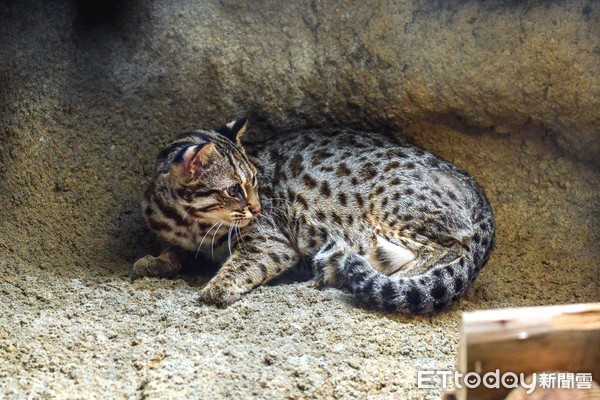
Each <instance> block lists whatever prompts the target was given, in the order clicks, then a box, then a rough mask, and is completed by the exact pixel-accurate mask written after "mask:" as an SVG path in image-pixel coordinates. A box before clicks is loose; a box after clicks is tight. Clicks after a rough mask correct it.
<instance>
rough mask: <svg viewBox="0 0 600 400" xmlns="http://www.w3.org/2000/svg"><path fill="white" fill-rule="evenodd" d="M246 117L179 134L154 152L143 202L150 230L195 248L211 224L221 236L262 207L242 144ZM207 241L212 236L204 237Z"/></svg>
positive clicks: (165, 238)
mask: <svg viewBox="0 0 600 400" xmlns="http://www.w3.org/2000/svg"><path fill="white" fill-rule="evenodd" d="M245 128H246V122H245V120H241V121H240V120H238V121H233V122H231V123H230V124H227V125H223V126H222V127H220V128H217V129H216V130H212V131H198V132H191V133H186V134H182V135H180V136H178V137H177V138H176V139H175V140H174V141H173V142H172V143H170V144H169V145H168V146H167V147H166V148H165V149H163V150H162V151H161V152H160V154H159V155H158V165H157V172H156V177H155V179H154V182H153V183H152V185H151V186H150V188H149V190H148V192H147V193H146V199H145V201H144V202H143V203H142V207H143V211H144V217H145V219H146V222H147V225H148V227H149V228H150V229H152V230H153V231H154V232H156V233H157V234H158V236H159V237H161V238H162V239H164V240H166V241H167V242H168V243H170V244H172V245H175V246H179V247H183V248H187V249H189V250H196V248H197V247H198V246H199V242H200V241H201V240H202V238H203V236H202V235H204V238H205V237H206V235H205V234H206V233H207V231H208V230H209V228H211V227H216V231H215V234H216V235H215V236H212V233H211V237H212V238H215V237H220V236H221V234H220V233H219V232H220V230H219V229H220V228H221V231H223V229H225V228H226V229H225V232H227V230H228V229H229V227H231V226H240V227H243V226H245V225H247V224H248V223H249V222H250V221H251V220H252V219H253V218H254V217H255V215H256V214H257V213H258V211H259V210H260V202H259V199H258V184H257V180H256V168H255V167H254V165H252V163H251V162H250V161H249V160H248V157H247V156H246V154H245V152H244V149H243V148H242V146H241V144H240V136H241V135H242V134H243V132H244V130H245ZM207 243H210V240H209V241H208V242H207Z"/></svg>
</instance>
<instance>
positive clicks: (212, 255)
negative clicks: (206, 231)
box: [210, 221, 223, 261]
mask: <svg viewBox="0 0 600 400" xmlns="http://www.w3.org/2000/svg"><path fill="white" fill-rule="evenodd" d="M221 225H223V221H221V222H220V223H219V226H218V227H217V229H215V233H214V234H213V237H212V241H211V242H210V257H211V258H212V260H213V261H214V260H215V236H217V232H219V229H221Z"/></svg>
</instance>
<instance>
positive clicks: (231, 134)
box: [215, 118, 248, 145]
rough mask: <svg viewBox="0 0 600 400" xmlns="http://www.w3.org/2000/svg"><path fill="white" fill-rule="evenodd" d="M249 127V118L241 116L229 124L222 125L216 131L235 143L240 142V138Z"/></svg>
mask: <svg viewBox="0 0 600 400" xmlns="http://www.w3.org/2000/svg"><path fill="white" fill-rule="evenodd" d="M247 127H248V119H247V118H239V119H235V120H233V121H231V122H230V123H228V124H225V125H221V126H220V127H218V128H217V129H215V131H216V132H218V133H220V134H221V135H223V136H225V137H226V138H227V139H229V140H231V141H232V142H233V143H237V144H238V145H239V144H240V140H241V138H242V136H243V135H244V132H245V131H246V128H247Z"/></svg>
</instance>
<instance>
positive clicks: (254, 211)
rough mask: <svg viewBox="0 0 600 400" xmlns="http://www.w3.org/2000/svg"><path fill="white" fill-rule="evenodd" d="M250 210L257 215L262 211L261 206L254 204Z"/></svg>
mask: <svg viewBox="0 0 600 400" xmlns="http://www.w3.org/2000/svg"><path fill="white" fill-rule="evenodd" d="M250 212H251V213H252V215H254V216H256V215H258V213H259V212H260V206H252V207H250Z"/></svg>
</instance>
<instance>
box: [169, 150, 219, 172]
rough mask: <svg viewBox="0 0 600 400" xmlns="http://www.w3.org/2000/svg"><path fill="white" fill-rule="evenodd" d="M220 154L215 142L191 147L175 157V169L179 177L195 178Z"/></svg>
mask: <svg viewBox="0 0 600 400" xmlns="http://www.w3.org/2000/svg"><path fill="white" fill-rule="evenodd" d="M216 154H218V151H217V148H216V147H215V144H214V143H213V142H208V143H205V144H202V145H197V146H190V147H188V148H186V149H184V150H182V151H181V153H180V154H179V155H178V156H177V157H175V160H174V161H173V162H174V167H175V168H176V170H177V172H178V175H180V176H185V177H192V176H194V175H195V174H196V173H197V172H198V171H199V170H201V169H203V168H206V167H207V166H208V165H209V164H210V163H211V162H212V160H213V158H214V156H215V155H216Z"/></svg>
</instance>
